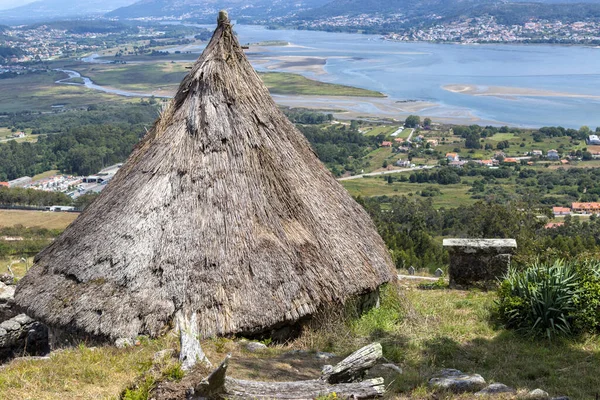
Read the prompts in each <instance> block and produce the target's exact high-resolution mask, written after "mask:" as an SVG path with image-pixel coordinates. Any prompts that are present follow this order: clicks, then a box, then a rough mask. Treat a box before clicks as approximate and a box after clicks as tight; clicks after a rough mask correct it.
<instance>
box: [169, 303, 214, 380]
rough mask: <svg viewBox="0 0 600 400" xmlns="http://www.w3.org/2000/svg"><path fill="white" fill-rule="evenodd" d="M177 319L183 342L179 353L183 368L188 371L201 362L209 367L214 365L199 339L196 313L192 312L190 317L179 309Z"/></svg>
mask: <svg viewBox="0 0 600 400" xmlns="http://www.w3.org/2000/svg"><path fill="white" fill-rule="evenodd" d="M176 321H177V325H178V327H179V342H180V344H181V351H180V353H179V361H181V369H183V370H184V371H188V370H190V369H192V368H193V367H194V365H196V364H197V363H199V362H201V363H204V364H205V365H206V366H207V367H212V364H211V363H210V361H209V360H208V358H206V355H205V354H204V351H203V350H202V347H201V346H200V341H199V340H198V337H199V333H198V320H197V318H196V313H192V316H191V317H190V318H188V317H187V316H186V315H184V314H183V312H181V311H179V312H178V313H177V315H176Z"/></svg>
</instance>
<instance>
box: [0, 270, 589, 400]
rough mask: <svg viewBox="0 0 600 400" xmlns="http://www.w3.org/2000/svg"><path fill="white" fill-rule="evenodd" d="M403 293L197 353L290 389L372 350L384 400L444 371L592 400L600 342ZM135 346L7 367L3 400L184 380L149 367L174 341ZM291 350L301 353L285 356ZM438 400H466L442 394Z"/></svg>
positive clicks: (473, 297) (411, 289)
mask: <svg viewBox="0 0 600 400" xmlns="http://www.w3.org/2000/svg"><path fill="white" fill-rule="evenodd" d="M400 285H401V287H400V288H399V289H400V290H397V288H396V287H394V286H391V287H387V288H385V289H384V290H383V291H382V299H381V307H380V308H378V309H373V310H371V311H369V312H368V313H366V314H364V315H362V316H360V317H357V316H356V315H355V314H354V313H352V312H349V313H347V314H346V315H345V316H344V315H342V314H343V313H332V314H327V315H322V316H321V317H319V318H317V319H316V320H315V321H314V323H313V324H312V326H311V327H309V328H308V329H306V330H305V331H304V332H303V334H302V335H301V336H300V338H298V339H296V340H295V341H292V342H289V343H287V344H285V345H272V346H270V347H269V348H268V350H267V351H265V352H263V353H248V352H246V351H245V350H244V347H243V342H237V341H233V340H230V339H226V338H219V339H210V340H206V341H203V343H202V346H203V349H204V350H205V352H206V354H207V356H208V358H209V359H210V360H211V361H212V362H213V363H215V364H216V363H218V362H220V360H222V359H223V358H224V357H225V355H226V354H227V353H232V354H233V357H232V359H231V362H230V368H229V373H230V374H231V376H233V377H236V378H240V379H255V380H266V381H274V380H279V381H289V380H300V379H311V378H315V377H317V376H318V375H319V370H320V367H321V366H322V364H324V362H323V361H321V360H317V359H316V358H315V357H314V353H313V352H314V351H329V352H333V353H335V354H337V355H338V356H339V357H336V358H335V359H334V360H328V363H332V364H335V363H336V362H337V361H339V360H340V359H341V358H342V357H344V356H346V355H348V354H349V353H351V352H353V351H355V350H357V349H358V348H360V347H362V346H364V345H366V344H368V343H371V342H374V341H377V342H380V343H381V344H382V346H383V352H384V356H385V357H386V358H387V359H388V360H389V361H391V362H394V363H397V364H398V365H399V366H400V367H402V369H403V371H404V373H403V374H402V375H400V376H398V377H397V379H396V380H395V381H394V382H393V383H392V384H391V385H389V386H388V388H387V390H388V396H387V397H388V398H394V399H408V398H410V399H431V398H441V397H439V396H438V395H436V394H434V393H432V392H431V391H430V390H429V389H428V388H427V385H426V383H427V381H428V379H429V378H430V377H431V376H432V375H433V374H434V373H436V372H437V371H439V370H440V369H442V368H456V369H460V370H462V371H464V372H467V373H478V374H481V375H482V376H483V377H484V378H485V379H486V381H487V382H488V383H493V382H501V383H504V384H506V385H508V386H511V387H514V388H516V389H517V390H518V391H519V395H521V396H522V395H523V394H524V393H526V392H527V391H530V390H533V389H535V388H538V387H539V388H542V389H544V390H546V391H548V392H549V393H550V395H551V396H559V395H567V396H569V397H570V398H571V399H574V400H578V399H582V400H583V399H591V398H594V395H595V393H596V391H597V390H598V387H597V377H598V376H599V375H600V338H598V337H597V336H585V337H582V338H579V339H576V340H569V341H566V340H564V341H553V342H548V341H546V340H533V339H531V338H528V337H522V336H519V335H517V334H515V333H513V332H510V331H507V330H505V329H503V328H501V327H499V326H497V325H496V324H495V323H494V322H493V318H492V310H493V307H494V301H495V300H496V295H495V293H494V292H480V291H458V290H447V289H444V288H442V289H436V290H420V289H419V288H418V282H413V281H401V282H400ZM349 310H351V309H349ZM141 342H142V343H141V344H140V345H139V346H136V347H132V348H126V349H116V348H113V347H98V348H86V347H85V346H83V345H81V346H79V347H77V348H72V349H66V350H61V351H59V352H55V353H53V354H52V356H51V358H50V359H49V360H14V361H12V362H10V363H9V364H7V365H6V366H5V367H4V368H3V369H1V370H0V400H4V399H7V400H8V399H41V400H54V399H57V400H58V399H65V398H69V399H75V398H76V399H97V398H111V399H115V398H118V396H119V394H120V393H123V392H124V391H125V389H126V388H132V389H131V390H130V391H129V393H130V394H131V398H136V397H133V396H135V395H136V394H140V393H141V394H143V393H144V392H147V390H148V389H149V388H150V387H151V386H152V385H153V382H154V380H155V378H156V377H157V375H156V374H157V373H158V374H159V375H158V376H162V377H163V378H165V379H167V380H171V381H178V380H180V379H181V378H182V374H181V371H180V369H179V368H178V364H177V363H176V360H174V359H172V358H169V357H167V358H166V359H165V360H162V361H159V362H158V363H157V364H154V365H153V361H152V359H153V355H154V354H155V353H156V352H157V351H160V350H163V349H175V351H176V349H177V347H178V344H177V338H176V337H175V336H173V335H167V336H165V337H163V338H161V339H158V340H151V341H147V340H142V341H141ZM290 350H308V352H307V353H301V354H290ZM153 371H155V372H153ZM184 380H185V378H184ZM134 387H137V388H138V389H137V390H134V389H133V388H134ZM443 398H445V399H453V398H456V399H466V398H470V397H468V396H465V395H463V396H453V395H451V394H447V393H445V394H443Z"/></svg>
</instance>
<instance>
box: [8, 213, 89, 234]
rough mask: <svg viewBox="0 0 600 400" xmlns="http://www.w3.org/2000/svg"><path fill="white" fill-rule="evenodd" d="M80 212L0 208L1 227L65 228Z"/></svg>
mask: <svg viewBox="0 0 600 400" xmlns="http://www.w3.org/2000/svg"><path fill="white" fill-rule="evenodd" d="M78 215H79V213H71V212H53V211H24V210H0V227H10V226H15V225H23V226H25V227H33V226H37V227H40V228H47V229H65V228H66V227H67V226H68V225H69V224H70V223H71V222H73V221H74V220H75V218H77V216H78Z"/></svg>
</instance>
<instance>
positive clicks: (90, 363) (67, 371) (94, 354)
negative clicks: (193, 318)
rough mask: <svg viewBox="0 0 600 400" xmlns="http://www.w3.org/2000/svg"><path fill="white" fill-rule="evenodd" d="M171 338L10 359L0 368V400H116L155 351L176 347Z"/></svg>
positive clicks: (143, 370)
mask: <svg viewBox="0 0 600 400" xmlns="http://www.w3.org/2000/svg"><path fill="white" fill-rule="evenodd" d="M174 339H175V338H174V337H173V336H166V337H164V338H163V339H160V340H155V341H150V342H148V343H144V344H142V345H140V346H137V347H132V348H126V349H117V348H114V347H98V348H87V347H85V346H83V345H81V346H79V347H77V348H73V349H66V350H62V351H59V352H54V353H52V356H51V358H50V360H43V361H39V360H24V361H18V360H17V361H12V362H11V363H9V364H8V365H7V366H6V367H5V368H3V369H2V370H0V400H12V399H31V400H34V399H35V400H54V399H56V400H60V399H81V400H84V399H90V400H92V399H109V398H110V399H116V398H118V397H119V394H120V393H121V392H122V391H123V390H124V389H125V388H126V387H128V386H131V385H132V384H133V383H134V382H135V381H136V379H137V378H138V376H140V374H142V373H144V372H145V371H147V370H148V369H149V368H150V367H151V366H152V357H153V355H154V354H155V353H156V352H157V351H159V350H161V349H165V348H172V347H175V346H176V343H175V340H174Z"/></svg>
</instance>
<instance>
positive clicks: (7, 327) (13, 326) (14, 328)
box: [0, 317, 21, 332]
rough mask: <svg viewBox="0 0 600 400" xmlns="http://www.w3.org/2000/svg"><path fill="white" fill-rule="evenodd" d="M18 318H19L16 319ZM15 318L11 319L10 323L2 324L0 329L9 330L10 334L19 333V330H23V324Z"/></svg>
mask: <svg viewBox="0 0 600 400" xmlns="http://www.w3.org/2000/svg"><path fill="white" fill-rule="evenodd" d="M15 318H17V317H15ZM15 318H12V319H9V320H8V321H4V322H2V323H0V328H3V329H5V330H7V331H8V332H10V331H18V330H19V329H21V324H20V323H19V322H18V321H15Z"/></svg>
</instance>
